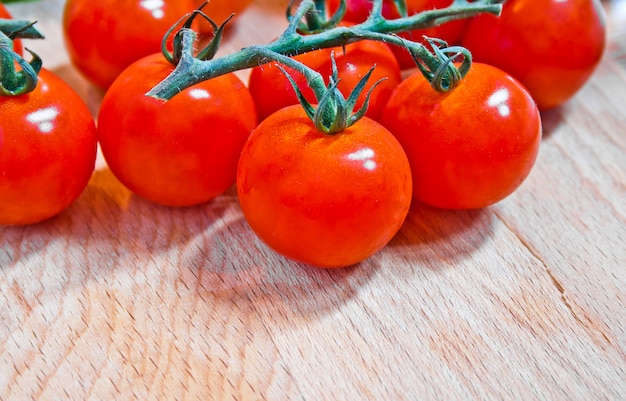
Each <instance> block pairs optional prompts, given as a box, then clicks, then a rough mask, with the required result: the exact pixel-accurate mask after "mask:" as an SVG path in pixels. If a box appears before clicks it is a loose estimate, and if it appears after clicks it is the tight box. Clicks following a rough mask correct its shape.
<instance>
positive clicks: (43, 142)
mask: <svg viewBox="0 0 626 401" xmlns="http://www.w3.org/2000/svg"><path fill="white" fill-rule="evenodd" d="M95 161H96V128H95V124H94V120H93V117H92V115H91V113H90V112H89V109H88V108H87V106H86V105H85V103H84V102H83V100H82V99H81V98H80V97H79V96H78V95H77V94H76V93H75V92H74V91H73V90H72V89H71V88H70V87H69V86H68V85H67V84H66V83H65V82H64V81H62V80H61V79H60V78H58V77H57V76H56V75H54V74H53V73H51V72H49V71H47V70H45V69H42V70H41V71H40V72H39V76H38V80H37V84H36V87H35V88H34V90H32V91H31V92H29V93H25V94H21V95H17V96H0V199H2V202H0V224H2V225H26V224H34V223H38V222H41V221H43V220H46V219H49V218H51V217H53V216H55V215H57V214H59V213H61V212H62V211H63V210H65V209H66V208H67V207H68V206H69V205H70V204H72V203H73V202H74V201H75V200H76V199H77V198H78V196H79V195H80V194H81V193H82V192H83V190H84V189H85V187H86V186H87V184H88V182H89V179H90V177H91V174H92V172H93V169H94V165H95Z"/></svg>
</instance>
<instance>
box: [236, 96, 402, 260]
mask: <svg viewBox="0 0 626 401" xmlns="http://www.w3.org/2000/svg"><path fill="white" fill-rule="evenodd" d="M237 193H238V195H239V202H240V204H241V208H242V210H243V213H244V216H245V218H246V220H247V221H248V223H249V225H250V227H251V228H252V230H253V231H254V232H255V233H256V234H257V235H258V236H259V237H260V238H261V239H262V240H263V241H264V242H265V243H266V244H267V245H268V246H269V247H271V248H272V249H274V250H275V251H276V252H278V253H280V254H282V255H283V256H286V257H288V258H291V259H294V260H296V261H300V262H303V263H307V264H310V265H313V266H317V267H323V268H336V267H345V266H350V265H353V264H356V263H358V262H360V261H362V260H364V259H366V258H367V257H369V256H371V255H372V254H374V253H375V252H377V251H378V250H379V249H381V248H382V247H383V246H384V245H385V244H387V243H388V242H389V240H390V239H391V238H392V237H393V236H394V235H395V234H396V233H397V231H398V230H399V229H400V227H401V225H402V223H403V221H404V219H405V217H406V215H407V213H408V210H409V206H410V203H411V174H410V167H409V164H408V161H407V159H406V155H405V154H404V152H403V151H402V148H401V147H400V145H399V144H398V142H397V141H396V139H395V138H394V137H393V135H391V134H390V133H389V132H388V131H387V130H386V129H385V128H384V127H382V126H381V125H380V124H378V123H376V122H375V121H374V120H372V119H370V118H368V117H364V118H363V119H361V120H360V121H358V122H357V123H356V124H354V125H353V126H351V127H350V128H348V129H346V130H345V131H342V132H340V133H337V134H334V135H328V134H323V133H321V132H319V131H318V130H317V129H315V128H314V126H313V125H312V123H311V121H310V120H309V118H308V117H307V116H306V115H305V113H304V111H303V110H302V108H301V107H300V106H299V105H295V106H288V107H286V108H284V109H281V110H280V111H278V112H276V113H274V114H272V115H271V116H270V117H268V118H267V119H265V120H264V121H263V122H261V123H260V124H259V126H258V127H257V128H256V129H255V130H254V132H253V133H252V135H251V136H250V138H249V140H248V142H247V143H246V145H245V147H244V149H243V151H242V154H241V158H240V160H239V167H238V170H237Z"/></svg>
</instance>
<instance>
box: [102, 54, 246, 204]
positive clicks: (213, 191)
mask: <svg viewBox="0 0 626 401" xmlns="http://www.w3.org/2000/svg"><path fill="white" fill-rule="evenodd" d="M173 69H174V66H173V65H171V64H169V63H168V62H167V61H166V60H165V59H164V58H163V56H162V55H161V54H154V55H151V56H147V57H145V58H143V59H141V60H138V61H137V62H135V63H133V64H132V65H131V66H130V67H128V68H127V69H126V70H124V72H122V74H120V76H119V77H118V79H116V80H115V82H114V83H113V85H111V87H110V88H109V90H108V91H107V92H106V94H105V96H104V99H103V101H102V105H101V107H100V112H99V115H98V137H99V140H100V145H101V148H102V154H103V156H104V158H105V160H106V162H107V164H108V166H109V168H110V169H111V171H112V172H113V174H114V175H115V176H116V177H117V178H118V179H119V180H120V181H121V183H122V184H124V185H125V186H126V187H127V188H128V189H130V190H131V191H132V192H134V193H135V194H137V195H139V196H141V197H143V198H145V199H148V200H150V201H152V202H155V203H159V204H163V205H168V206H190V205H195V204H200V203H204V202H207V201H209V200H211V199H213V198H214V197H216V196H218V195H220V194H222V193H223V192H224V191H226V190H227V189H228V188H229V187H231V186H232V185H233V184H234V182H235V174H236V169H237V160H238V157H239V153H240V152H241V148H242V147H243V144H244V143H245V141H246V139H247V138H248V136H249V135H250V132H252V129H254V127H255V126H256V123H257V121H256V113H255V110H254V103H253V101H252V97H251V96H250V93H249V92H248V89H247V88H246V87H245V86H244V84H243V83H242V82H241V80H240V79H239V78H237V76H236V75H234V74H233V73H231V74H227V75H223V76H220V77H217V78H214V79H210V80H208V81H204V82H202V83H199V84H197V85H194V86H192V87H190V88H188V89H186V90H184V91H182V92H181V93H179V94H178V95H176V96H174V97H173V98H172V99H170V100H169V101H162V100H159V99H156V98H152V97H148V96H145V93H146V92H148V90H149V89H151V88H152V87H154V86H155V85H156V84H157V83H159V82H160V81H161V80H162V79H164V78H165V77H166V76H167V75H168V74H169V73H171V72H172V71H173Z"/></svg>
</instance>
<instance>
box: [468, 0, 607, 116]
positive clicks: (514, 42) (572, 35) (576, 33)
mask: <svg viewBox="0 0 626 401" xmlns="http://www.w3.org/2000/svg"><path fill="white" fill-rule="evenodd" d="M605 42H606V24H605V18H604V11H603V9H602V5H601V4H600V1H597V0H508V1H507V2H506V3H505V4H504V8H503V10H502V15H501V16H500V17H499V18H498V17H495V16H493V15H481V16H478V17H476V18H475V19H474V20H472V22H471V23H470V25H469V27H468V29H467V32H466V33H465V36H464V39H463V45H464V46H465V47H467V48H468V49H469V50H470V51H471V52H472V55H473V57H474V60H476V61H480V62H484V63H487V64H491V65H494V66H496V67H498V68H500V69H502V70H504V71H506V72H508V73H509V74H511V75H513V76H514V77H515V78H517V79H518V80H519V81H520V82H521V83H522V84H523V85H524V86H525V87H526V88H527V89H528V91H529V92H530V94H531V95H532V96H533V98H534V99H535V101H536V102H537V104H538V106H539V108H540V109H542V110H545V109H550V108H553V107H556V106H559V105H561V104H563V103H564V102H566V101H567V100H568V99H570V98H571V97H572V96H574V94H575V93H576V92H578V90H579V89H580V88H581V87H582V86H583V85H584V84H585V82H587V80H588V79H589V77H590V76H591V74H592V73H593V71H594V70H595V68H596V66H597V65H598V63H599V62H600V59H601V58H602V54H603V53H604V48H605Z"/></svg>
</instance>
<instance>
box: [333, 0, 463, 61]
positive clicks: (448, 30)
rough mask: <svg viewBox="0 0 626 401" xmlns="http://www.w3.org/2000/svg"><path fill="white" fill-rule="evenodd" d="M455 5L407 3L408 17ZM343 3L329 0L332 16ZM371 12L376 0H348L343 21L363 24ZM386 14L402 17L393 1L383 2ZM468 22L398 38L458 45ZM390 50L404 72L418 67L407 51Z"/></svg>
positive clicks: (434, 0) (426, 0) (442, 0)
mask: <svg viewBox="0 0 626 401" xmlns="http://www.w3.org/2000/svg"><path fill="white" fill-rule="evenodd" d="M452 2H453V0H406V6H407V14H408V15H415V14H417V13H420V12H422V11H428V10H435V9H439V8H445V7H447V6H449V5H451V4H452ZM339 3H340V0H327V5H328V10H329V12H330V13H331V15H332V13H334V12H335V11H336V10H337V8H338V7H339ZM371 10H372V0H346V13H345V15H344V17H343V19H344V21H349V22H353V23H359V22H363V21H365V20H366V19H367V17H368V16H369V14H370V12H371ZM382 14H383V17H385V18H387V19H396V18H399V17H400V14H399V13H398V9H397V8H396V6H395V4H394V2H393V0H383V9H382ZM467 23H468V21H467V20H456V21H450V22H447V23H445V24H441V25H438V26H434V27H432V28H426V29H415V30H412V31H407V32H401V33H399V34H398V35H399V36H401V37H403V38H406V39H409V40H412V41H415V42H421V43H423V44H425V43H426V42H425V41H424V40H423V37H424V36H428V37H432V38H438V39H442V40H445V41H446V42H448V44H455V43H457V42H459V41H460V40H461V35H462V34H463V31H464V30H465V27H466V26H467ZM390 48H391V50H392V51H393V53H394V54H395V56H396V58H397V60H398V64H399V65H400V68H401V69H408V68H413V67H415V61H413V58H412V57H411V55H410V53H409V52H408V51H407V50H406V49H405V48H402V47H399V46H393V45H392V46H390Z"/></svg>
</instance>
